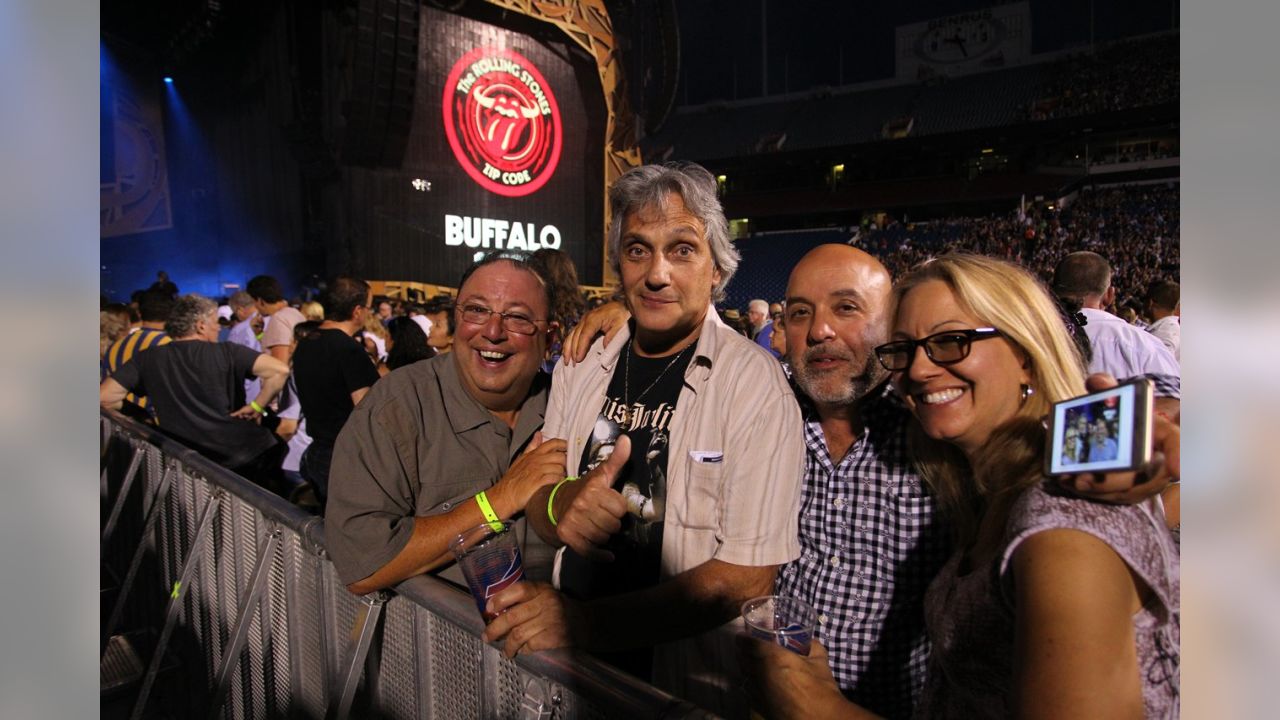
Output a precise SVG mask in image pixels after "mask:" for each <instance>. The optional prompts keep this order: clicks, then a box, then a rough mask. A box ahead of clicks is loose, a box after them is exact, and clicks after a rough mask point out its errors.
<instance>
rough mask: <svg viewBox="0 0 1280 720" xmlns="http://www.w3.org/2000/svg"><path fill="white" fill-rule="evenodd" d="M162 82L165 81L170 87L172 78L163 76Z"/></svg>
mask: <svg viewBox="0 0 1280 720" xmlns="http://www.w3.org/2000/svg"><path fill="white" fill-rule="evenodd" d="M164 81H165V82H166V83H168V84H169V85H172V84H173V78H171V77H169V76H168V75H165V76H164Z"/></svg>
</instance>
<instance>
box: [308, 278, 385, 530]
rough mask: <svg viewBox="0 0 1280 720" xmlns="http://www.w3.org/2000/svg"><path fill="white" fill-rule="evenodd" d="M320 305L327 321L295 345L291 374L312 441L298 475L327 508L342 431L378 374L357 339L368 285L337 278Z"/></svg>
mask: <svg viewBox="0 0 1280 720" xmlns="http://www.w3.org/2000/svg"><path fill="white" fill-rule="evenodd" d="M321 304H322V305H323V306H324V322H322V323H321V324H320V328H319V330H318V331H317V332H316V334H315V337H312V338H309V339H307V340H306V341H305V342H301V343H298V344H297V346H296V347H297V349H296V350H294V354H293V374H294V384H295V386H296V388H297V391H298V400H299V402H301V403H302V415H303V417H305V418H306V419H307V434H308V435H310V436H311V445H310V446H308V447H307V451H306V454H304V455H303V456H302V462H301V466H300V471H301V474H302V477H303V479H305V480H306V481H307V482H309V483H311V487H312V488H313V489H314V490H315V492H316V497H317V498H318V499H319V501H320V503H321V505H322V506H323V503H324V499H325V497H326V496H327V489H328V487H329V464H330V460H331V458H332V457H333V446H334V443H336V442H337V440H338V432H339V431H340V430H342V426H343V425H344V424H345V423H346V422H347V417H348V416H349V415H351V411H352V410H353V409H354V408H355V406H356V405H358V404H359V403H360V400H361V399H363V398H364V396H365V393H367V392H369V388H370V387H372V386H373V384H374V383H375V382H377V381H378V370H377V368H375V367H374V365H373V363H372V362H370V361H369V356H368V355H367V354H366V353H365V351H364V347H363V346H361V345H360V343H358V342H356V341H355V340H354V339H353V336H354V335H355V334H356V331H358V330H359V329H360V328H362V327H364V321H365V317H366V316H367V315H368V314H369V313H370V312H371V310H370V308H369V285H368V283H366V282H364V281H363V280H358V279H356V278H349V277H339V278H335V279H334V280H333V281H332V282H330V283H329V286H328V288H327V289H326V290H325V292H324V294H323V295H322V296H321Z"/></svg>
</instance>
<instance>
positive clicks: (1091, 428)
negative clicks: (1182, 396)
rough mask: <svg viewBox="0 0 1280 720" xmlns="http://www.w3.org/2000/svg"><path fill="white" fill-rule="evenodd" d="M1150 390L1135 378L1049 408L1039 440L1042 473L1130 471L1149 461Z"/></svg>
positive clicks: (1148, 383) (1152, 411)
mask: <svg viewBox="0 0 1280 720" xmlns="http://www.w3.org/2000/svg"><path fill="white" fill-rule="evenodd" d="M1152 397H1153V390H1152V384H1151V381H1150V380H1147V379H1146V378H1140V379H1137V380H1131V381H1128V382H1124V383H1121V384H1120V385H1118V386H1116V387H1113V388H1110V389H1108V390H1103V391H1101V392H1096V393H1092V394H1089V395H1083V396H1081V397H1078V398H1072V399H1070V400H1063V401H1062V402H1060V403H1055V404H1054V406H1053V411H1052V412H1051V413H1050V414H1049V434H1048V437H1047V438H1046V439H1045V457H1044V467H1045V473H1046V474H1049V475H1063V474H1068V475H1069V474H1072V473H1083V472H1120V471H1126V470H1136V469H1138V468H1140V467H1142V466H1143V465H1145V464H1147V462H1149V461H1150V460H1151V420H1152V415H1153V413H1154V410H1153V408H1152Z"/></svg>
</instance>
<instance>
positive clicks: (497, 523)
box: [476, 490, 502, 532]
mask: <svg viewBox="0 0 1280 720" xmlns="http://www.w3.org/2000/svg"><path fill="white" fill-rule="evenodd" d="M476 505H479V506H480V512H481V513H483V514H484V520H485V522H487V523H489V527H490V528H492V529H493V531H494V532H502V521H501V520H499V519H498V513H496V512H494V511H493V506H492V505H490V504H489V496H488V495H485V494H484V491H483V490H481V491H480V492H478V493H476Z"/></svg>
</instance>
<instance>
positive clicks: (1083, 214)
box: [854, 184, 1180, 303]
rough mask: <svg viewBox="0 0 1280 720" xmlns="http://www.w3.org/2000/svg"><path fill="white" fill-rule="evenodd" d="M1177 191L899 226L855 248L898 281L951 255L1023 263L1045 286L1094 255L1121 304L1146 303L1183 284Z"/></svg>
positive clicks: (873, 233) (1160, 187)
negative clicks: (1074, 257)
mask: <svg viewBox="0 0 1280 720" xmlns="http://www.w3.org/2000/svg"><path fill="white" fill-rule="evenodd" d="M1178 195H1179V192H1178V187H1177V185H1176V184H1175V185H1173V186H1168V185H1164V184H1157V185H1129V186H1120V187H1109V188H1096V189H1092V190H1090V189H1086V190H1083V191H1081V192H1080V194H1079V196H1078V197H1077V198H1076V199H1075V201H1074V202H1072V203H1071V204H1069V205H1068V206H1067V207H1066V208H1055V209H1053V210H1050V209H1048V208H1028V211H1027V213H1026V216H1025V217H1023V218H1020V217H1019V215H1018V213H1017V212H1012V213H1008V214H1005V215H993V216H989V217H954V218H948V219H945V220H938V221H934V222H928V223H912V224H907V223H903V222H900V221H897V220H891V221H890V222H888V223H886V225H885V227H884V228H876V229H870V230H867V231H864V232H861V233H859V235H858V236H857V240H856V241H855V243H854V244H856V245H857V246H858V247H861V248H863V249H864V250H866V251H867V252H869V253H871V254H872V255H875V256H876V257H878V258H879V259H880V261H881V262H883V263H884V265H885V267H887V268H888V269H889V271H890V272H891V273H892V274H893V276H894V277H901V276H902V275H904V274H905V273H906V272H907V271H908V270H909V269H910V268H912V267H915V266H916V265H918V264H920V263H921V262H923V261H924V260H927V259H928V258H930V257H936V256H938V255H941V254H944V253H947V252H968V253H976V254H979V255H988V256H991V257H997V258H1001V259H1004V260H1009V261H1012V262H1016V263H1019V264H1021V265H1022V266H1023V267H1026V268H1027V269H1029V270H1031V271H1032V273H1033V274H1035V275H1036V276H1037V277H1039V278H1040V279H1041V280H1042V281H1046V282H1047V281H1049V280H1051V279H1052V276H1053V268H1054V266H1055V265H1056V264H1057V263H1058V261H1059V260H1061V259H1062V257H1064V256H1065V255H1066V254H1067V253H1069V252H1073V251H1076V250H1092V251H1094V252H1096V253H1099V254H1100V255H1103V256H1105V257H1107V258H1108V259H1109V260H1110V261H1111V264H1112V267H1113V270H1114V272H1113V279H1112V284H1113V285H1114V286H1115V288H1116V295H1117V298H1118V299H1119V301H1120V302H1121V303H1123V302H1124V301H1125V300H1127V299H1130V298H1133V299H1135V300H1141V299H1142V298H1143V297H1144V296H1145V294H1146V291H1147V288H1148V287H1149V286H1150V285H1151V284H1152V283H1154V282H1157V281H1160V280H1172V281H1175V282H1176V281H1177V279H1178V271H1179V264H1180V256H1179V232H1178V229H1179V213H1178Z"/></svg>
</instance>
